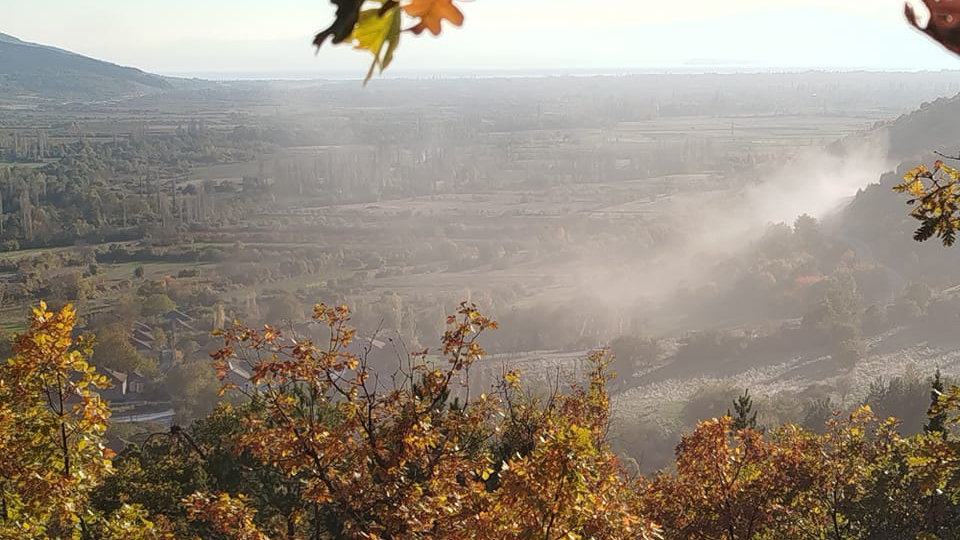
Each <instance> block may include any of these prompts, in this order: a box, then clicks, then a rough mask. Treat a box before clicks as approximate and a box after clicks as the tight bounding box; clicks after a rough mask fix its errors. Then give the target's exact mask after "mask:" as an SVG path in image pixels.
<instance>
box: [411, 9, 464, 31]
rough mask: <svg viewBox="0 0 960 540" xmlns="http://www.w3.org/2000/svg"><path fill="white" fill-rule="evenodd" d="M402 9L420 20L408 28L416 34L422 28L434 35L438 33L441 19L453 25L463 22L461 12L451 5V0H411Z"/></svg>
mask: <svg viewBox="0 0 960 540" xmlns="http://www.w3.org/2000/svg"><path fill="white" fill-rule="evenodd" d="M403 10H404V11H406V12H407V15H410V16H411V17H418V18H419V19H420V22H419V23H417V25H416V26H414V27H413V28H411V29H410V31H411V32H413V33H414V34H418V35H419V34H421V33H423V31H424V30H429V31H430V33H431V34H433V35H435V36H436V35H439V34H440V29H441V21H443V19H446V20H448V21H450V23H451V24H453V25H454V26H460V25H462V24H463V13H462V12H461V11H460V10H459V9H457V7H456V6H454V5H453V0H412V1H411V2H410V3H409V4H407V5H405V6H404V7H403Z"/></svg>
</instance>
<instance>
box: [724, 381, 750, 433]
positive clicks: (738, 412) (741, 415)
mask: <svg viewBox="0 0 960 540" xmlns="http://www.w3.org/2000/svg"><path fill="white" fill-rule="evenodd" d="M727 416H729V417H731V418H733V424H732V427H733V430H734V431H740V430H743V429H752V430H756V429H757V411H754V410H753V398H751V397H750V390H749V389H746V390H744V391H743V395H741V396H740V397H738V398H737V399H735V400H734V401H733V412H732V413H731V412H730V409H727Z"/></svg>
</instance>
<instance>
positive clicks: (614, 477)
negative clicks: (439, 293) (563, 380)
mask: <svg viewBox="0 0 960 540" xmlns="http://www.w3.org/2000/svg"><path fill="white" fill-rule="evenodd" d="M314 319H315V320H316V321H318V322H322V323H324V324H326V325H327V328H328V329H329V331H330V336H329V340H326V342H325V343H324V344H322V345H317V344H314V343H313V342H312V341H310V340H308V339H305V338H302V337H297V336H286V335H284V334H283V332H282V331H281V330H279V329H277V328H275V327H271V326H266V327H264V329H263V330H262V331H257V330H254V329H251V328H247V327H244V326H242V325H238V326H236V327H234V328H233V329H231V330H229V331H227V332H225V333H224V341H225V343H224V347H223V348H222V349H221V350H219V351H218V352H217V353H216V354H215V355H214V356H215V360H216V363H217V367H218V369H219V370H220V373H221V375H223V376H225V375H226V372H227V371H226V370H227V366H228V363H239V364H241V365H245V366H246V367H247V368H248V369H249V370H250V372H251V374H252V375H251V377H250V379H249V381H248V382H247V384H245V385H244V386H245V388H235V387H234V390H236V391H242V392H244V393H246V394H247V395H248V396H249V398H250V400H251V403H252V404H257V409H258V412H257V413H255V414H250V415H248V416H246V417H244V418H243V424H242V429H241V430H240V432H239V433H238V434H237V436H236V437H235V438H234V444H235V448H236V449H237V450H238V451H240V452H243V453H245V454H247V455H250V456H252V457H253V458H255V459H256V460H257V461H258V462H259V463H260V464H261V465H264V466H266V465H269V466H271V467H275V468H276V469H277V470H278V471H280V472H281V474H282V476H283V478H284V479H285V480H286V481H288V482H290V483H292V484H293V485H296V486H299V490H300V491H299V501H300V506H298V507H297V508H296V509H294V510H292V511H291V512H290V513H289V514H288V518H289V519H290V520H291V521H287V522H283V523H270V522H264V520H261V519H260V518H259V517H258V513H259V512H258V511H257V510H258V508H257V507H256V506H255V505H254V504H251V499H250V495H249V494H244V493H243V492H242V490H238V491H234V492H227V491H223V492H219V493H215V492H206V493H204V492H200V493H196V494H194V495H192V496H191V497H189V498H188V500H187V505H188V506H187V509H188V514H189V515H190V516H192V517H193V518H194V519H199V520H205V521H206V522H208V523H210V526H211V528H212V529H213V530H215V531H219V532H220V533H222V534H225V535H227V536H229V537H230V538H266V535H270V536H276V537H284V538H314V537H317V536H318V535H327V536H329V537H332V538H385V539H386V538H389V539H402V538H422V537H425V536H431V537H436V538H474V539H491V540H492V539H503V538H517V539H519V538H610V539H617V538H637V537H642V536H645V535H647V534H648V533H649V532H650V531H652V526H651V525H649V524H648V523H646V522H645V521H644V520H643V519H641V518H640V516H639V515H638V514H637V511H636V502H637V499H636V491H635V489H633V488H634V486H631V484H630V483H629V482H627V481H626V480H625V479H624V475H623V473H622V471H621V469H620V467H619V464H618V462H617V460H616V458H615V457H614V456H613V455H612V454H611V453H610V451H609V449H608V447H607V445H606V441H605V434H606V429H607V425H608V414H609V413H608V411H609V403H608V399H607V394H606V389H605V385H606V383H607V379H608V376H607V375H606V371H605V369H606V361H605V360H604V359H603V356H602V355H600V354H597V355H594V356H592V357H591V362H592V363H593V365H594V370H593V372H592V373H591V375H590V377H589V383H588V385H587V386H580V385H573V386H572V387H571V388H570V390H569V391H568V392H563V393H560V392H558V393H556V394H555V395H553V396H552V397H551V398H550V399H548V400H547V401H546V402H538V401H536V400H531V399H527V398H525V397H524V396H525V394H524V393H523V391H522V387H521V386H520V383H519V377H518V375H517V374H513V373H508V374H507V375H506V376H505V377H504V380H503V382H502V383H501V385H500V386H499V387H498V388H499V390H496V391H494V392H492V393H491V394H489V395H488V394H486V393H482V394H480V395H479V396H476V395H470V394H469V392H468V388H469V384H468V378H469V372H470V368H471V367H472V366H473V365H474V364H476V363H477V362H479V361H480V360H481V357H482V356H483V354H484V352H483V349H482V348H481V347H480V345H479V343H478V338H479V336H480V335H481V334H483V333H484V332H486V331H488V330H490V329H493V328H496V323H495V322H494V321H492V320H490V319H488V318H486V317H484V316H483V315H482V314H480V313H479V312H478V311H477V309H476V308H475V307H474V306H472V305H468V304H462V305H461V306H460V309H459V310H458V312H457V314H456V315H454V316H450V317H449V318H448V320H447V323H448V328H447V330H446V332H445V334H444V336H443V339H442V347H441V349H440V350H439V351H438V354H437V356H431V355H429V352H428V351H420V352H418V353H416V354H414V355H411V356H410V357H409V358H407V359H405V360H404V361H403V362H402V364H403V365H402V366H401V369H400V371H399V375H398V377H397V378H396V379H395V380H394V381H384V380H381V379H377V378H376V377H373V376H372V375H371V373H370V372H369V371H368V370H367V369H366V361H365V358H364V357H363V356H362V355H360V356H357V355H355V354H353V353H351V352H349V350H350V349H349V346H350V343H351V341H352V340H353V338H354V331H353V330H352V329H350V328H349V327H348V325H347V322H348V319H349V312H348V311H347V309H346V308H343V307H332V308H331V307H327V306H324V305H319V306H317V307H316V309H315V311H314ZM291 338H292V339H291ZM231 386H233V385H227V388H230V387H231ZM505 449H508V450H506V451H505Z"/></svg>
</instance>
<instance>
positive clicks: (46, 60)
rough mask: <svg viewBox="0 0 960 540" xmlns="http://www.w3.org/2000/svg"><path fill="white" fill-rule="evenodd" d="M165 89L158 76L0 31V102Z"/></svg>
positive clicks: (75, 98)
mask: <svg viewBox="0 0 960 540" xmlns="http://www.w3.org/2000/svg"><path fill="white" fill-rule="evenodd" d="M171 87H172V84H171V82H170V81H169V80H167V79H166V78H164V77H161V76H159V75H153V74H150V73H146V72H144V71H141V70H139V69H136V68H131V67H125V66H118V65H116V64H111V63H109V62H104V61H101V60H96V59H94V58H89V57H87V56H82V55H79V54H76V53H72V52H70V51H65V50H63V49H58V48H55V47H49V46H46V45H38V44H35V43H28V42H26V41H22V40H20V39H17V38H15V37H13V36H10V35H7V34H3V33H0V103H4V102H7V103H10V102H24V101H27V102H29V101H47V100H52V101H60V102H65V101H81V102H82V101H97V100H106V99H116V98H121V97H127V96H132V95H142V94H146V93H153V92H159V91H163V90H166V89H169V88H171Z"/></svg>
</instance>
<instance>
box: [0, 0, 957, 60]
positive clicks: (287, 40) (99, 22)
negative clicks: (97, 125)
mask: <svg viewBox="0 0 960 540" xmlns="http://www.w3.org/2000/svg"><path fill="white" fill-rule="evenodd" d="M461 7H462V9H463V11H464V12H465V14H466V23H465V25H464V27H463V28H460V29H453V30H451V31H448V32H446V33H445V34H444V35H443V36H442V37H441V38H438V39H435V38H432V37H427V36H424V37H419V38H417V37H414V36H412V35H405V36H404V40H403V43H402V44H401V49H400V51H399V54H398V56H397V59H396V61H395V64H394V65H395V69H396V71H415V72H419V73H431V72H437V73H442V72H443V71H444V70H449V69H463V70H474V71H485V70H526V69H563V68H594V69H598V70H606V69H616V68H642V67H668V66H679V65H683V64H685V63H687V62H688V61H690V60H694V59H712V60H721V61H725V62H731V63H738V64H742V65H744V66H749V67H758V68H762V67H784V66H786V67H823V68H873V69H878V68H879V69H939V68H953V69H956V68H960V60H957V59H955V58H954V57H952V56H950V55H948V54H946V53H944V52H942V51H941V50H940V49H939V47H938V46H936V45H935V44H933V43H932V42H931V41H930V40H928V39H927V38H926V37H925V36H923V35H921V34H919V33H917V32H916V31H914V30H912V29H911V28H909V27H908V25H907V24H906V22H905V21H904V19H903V14H902V2H901V0H730V1H723V0H684V1H682V2H681V1H673V2H654V1H648V0H604V1H600V0H475V1H473V2H463V3H461ZM331 15H332V8H331V6H330V5H329V3H328V2H326V1H325V0H272V1H269V2H268V1H263V0H257V1H254V0H162V1H161V0H83V1H79V0H4V9H3V16H2V18H0V32H4V33H8V34H12V35H14V36H16V37H19V38H21V39H24V40H27V41H34V42H39V43H45V44H50V45H55V46H58V47H62V48H65V49H70V50H73V51H77V52H80V53H83V54H87V55H90V56H94V57H96V58H101V59H104V60H109V61H111V62H116V63H119V64H125V65H132V66H136V67H140V68H142V69H145V70H148V71H154V72H158V73H165V74H173V73H195V74H206V75H212V74H216V73H217V72H232V73H238V72H244V73H256V72H273V73H280V72H287V73H292V72H299V73H304V74H308V73H315V74H317V75H323V74H324V73H329V72H331V71H337V72H342V71H344V70H355V71H357V72H358V73H360V74H362V73H361V72H362V71H363V70H364V68H365V65H367V64H368V62H369V61H368V59H367V57H365V56H363V55H362V54H361V53H356V52H353V51H350V50H349V47H339V48H336V49H334V48H330V49H326V50H324V51H321V52H320V55H319V56H314V54H313V49H312V48H311V47H310V40H311V38H312V35H313V34H314V33H315V32H316V31H317V30H319V29H321V28H322V27H323V26H325V23H326V22H327V21H328V20H329V19H330V17H331Z"/></svg>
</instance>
